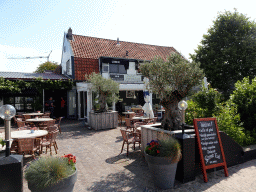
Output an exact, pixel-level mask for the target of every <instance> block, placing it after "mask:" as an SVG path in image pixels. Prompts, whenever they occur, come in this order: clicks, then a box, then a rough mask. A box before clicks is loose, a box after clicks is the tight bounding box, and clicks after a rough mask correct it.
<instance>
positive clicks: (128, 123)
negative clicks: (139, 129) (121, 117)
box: [125, 118, 134, 129]
mask: <svg viewBox="0 0 256 192" xmlns="http://www.w3.org/2000/svg"><path fill="white" fill-rule="evenodd" d="M125 124H126V129H132V128H133V127H134V125H133V124H132V123H131V119H129V118H125Z"/></svg>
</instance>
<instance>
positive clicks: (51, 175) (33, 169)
mask: <svg viewBox="0 0 256 192" xmlns="http://www.w3.org/2000/svg"><path fill="white" fill-rule="evenodd" d="M74 172H75V170H74V169H73V166H72V165H70V164H69V159H68V158H63V157H54V156H51V157H42V158H39V159H38V160H35V161H32V162H31V163H30V164H29V167H28V168H27V169H26V171H25V179H26V180H27V181H29V182H30V183H31V184H33V185H36V187H37V188H38V189H43V188H45V187H47V186H50V185H53V184H55V183H58V182H59V181H60V180H62V179H64V178H66V177H68V176H70V175H72V174H73V173H74Z"/></svg>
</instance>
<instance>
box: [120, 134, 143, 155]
mask: <svg viewBox="0 0 256 192" xmlns="http://www.w3.org/2000/svg"><path fill="white" fill-rule="evenodd" d="M120 131H121V134H122V137H123V145H122V149H121V152H120V154H121V153H122V152H123V149H124V144H125V143H126V144H127V153H126V155H127V156H128V154H129V144H133V148H134V150H135V143H139V146H140V143H141V140H140V139H139V138H138V137H137V136H136V135H135V134H134V133H132V132H131V131H127V130H125V129H120ZM120 154H119V155H120Z"/></svg>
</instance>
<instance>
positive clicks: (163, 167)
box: [144, 152, 178, 189]
mask: <svg viewBox="0 0 256 192" xmlns="http://www.w3.org/2000/svg"><path fill="white" fill-rule="evenodd" d="M144 154H145V159H146V161H147V162H148V167H149V170H150V172H151V174H152V177H153V180H154V184H155V186H156V187H158V188H161V189H170V188H173V187H174V182H175V175H176V169H177V164H178V163H172V158H170V157H155V156H151V155H148V154H146V153H145V152H144Z"/></svg>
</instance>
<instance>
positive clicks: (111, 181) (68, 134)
mask: <svg viewBox="0 0 256 192" xmlns="http://www.w3.org/2000/svg"><path fill="white" fill-rule="evenodd" d="M61 127H62V134H59V135H58V137H57V144H58V147H59V150H58V155H63V154H68V153H72V154H74V155H76V157H77V169H78V178H77V182H76V184H75V188H74V192H78V191H92V192H98V191H99V192H101V191H103V192H112V191H117V192H118V191H120V192H121V191H130V192H158V191H161V192H162V191H175V192H176V191H177V192H186V191H189V192H191V191H207V192H213V191H225V192H226V191H232V192H238V191H256V182H255V178H256V167H255V166H256V160H252V161H249V162H246V163H244V164H240V165H236V166H233V167H230V168H228V172H229V177H225V175H224V172H223V170H220V171H217V172H216V173H215V174H214V173H213V172H212V173H208V175H207V176H208V180H209V181H208V183H204V181H203V176H202V175H199V176H197V177H196V180H195V181H192V182H188V183H185V184H182V183H180V182H178V181H176V183H175V188H174V189H169V190H160V189H156V188H155V187H154V184H153V180H152V178H151V175H150V173H149V170H148V166H147V163H146V161H145V160H144V158H143V156H142V155H141V152H140V150H139V147H138V146H137V147H136V149H135V151H133V149H132V148H130V150H129V151H130V154H129V156H128V157H126V150H124V152H123V153H122V154H121V155H119V153H120V150H121V147H122V141H123V140H122V137H121V133H120V130H119V128H116V129H108V130H103V131H94V130H89V129H88V128H87V127H85V126H84V124H83V123H82V122H80V121H74V120H72V121H71V120H64V121H63V122H62V124H61ZM125 149H126V148H125ZM43 155H45V154H43ZM48 155H49V153H48ZM30 160H31V158H30V157H26V158H25V159H24V166H26V162H28V161H30ZM29 191H30V190H29V189H28V188H27V182H26V180H25V179H24V192H29Z"/></svg>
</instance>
